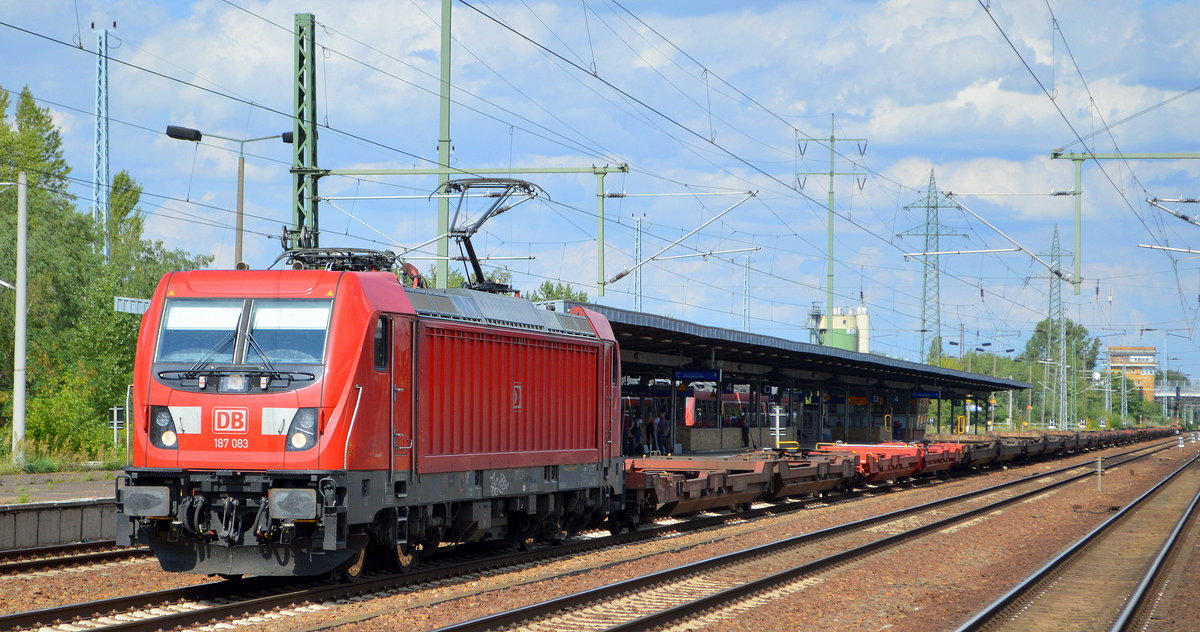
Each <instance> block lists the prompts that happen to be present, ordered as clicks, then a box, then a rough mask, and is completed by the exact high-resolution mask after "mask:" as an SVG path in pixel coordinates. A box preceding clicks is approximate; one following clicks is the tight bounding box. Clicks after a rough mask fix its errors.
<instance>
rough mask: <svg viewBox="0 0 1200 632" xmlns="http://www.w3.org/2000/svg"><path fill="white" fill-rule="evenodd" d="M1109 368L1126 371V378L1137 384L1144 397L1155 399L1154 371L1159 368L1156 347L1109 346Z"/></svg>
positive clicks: (1150, 399) (1147, 399) (1115, 370)
mask: <svg viewBox="0 0 1200 632" xmlns="http://www.w3.org/2000/svg"><path fill="white" fill-rule="evenodd" d="M1108 368H1109V369H1110V370H1112V371H1114V372H1119V373H1124V374H1125V379H1127V380H1129V381H1131V382H1133V383H1135V384H1137V385H1138V387H1139V388H1140V389H1141V391H1142V399H1144V400H1146V401H1148V402H1152V401H1154V373H1155V372H1156V371H1157V370H1158V360H1157V350H1156V349H1155V348H1154V347H1109V348H1108Z"/></svg>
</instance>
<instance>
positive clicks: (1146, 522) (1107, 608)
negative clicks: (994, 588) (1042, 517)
mask: <svg viewBox="0 0 1200 632" xmlns="http://www.w3.org/2000/svg"><path fill="white" fill-rule="evenodd" d="M1198 458H1200V457H1197V458H1193V459H1192V460H1190V461H1189V462H1188V463H1186V464H1185V465H1183V466H1182V467H1180V468H1179V469H1178V470H1177V471H1176V472H1175V473H1174V474H1173V475H1172V476H1171V477H1170V478H1168V479H1166V480H1164V481H1162V482H1161V483H1159V484H1158V485H1156V486H1155V487H1154V488H1152V489H1150V490H1149V491H1147V492H1146V493H1145V494H1143V495H1142V496H1141V497H1139V498H1138V499H1137V500H1135V501H1134V502H1133V503H1130V505H1129V506H1127V507H1126V508H1125V509H1123V510H1122V511H1121V512H1120V513H1118V514H1116V515H1114V516H1112V517H1111V518H1109V519H1108V520H1106V521H1105V522H1104V524H1101V525H1100V526H1098V527H1097V528H1096V529H1095V530H1093V531H1092V532H1091V533H1089V534H1088V535H1086V536H1085V537H1083V538H1082V539H1080V540H1079V542H1077V543H1076V544H1075V545H1073V546H1072V547H1070V548H1069V549H1068V550H1066V551H1064V552H1063V553H1062V554H1061V555H1059V556H1058V557H1056V558H1055V559H1053V560H1051V561H1050V562H1049V563H1048V564H1046V566H1044V567H1042V568H1041V569H1039V570H1038V571H1037V572H1036V573H1034V574H1033V575H1031V576H1030V577H1029V578H1027V579H1026V580H1025V581H1024V582H1022V583H1021V584H1020V585H1018V586H1017V587H1016V588H1014V589H1013V590H1012V591H1010V592H1009V593H1008V594H1006V595H1005V596H1003V597H1001V598H1000V599H999V600H997V601H996V602H995V603H993V604H992V605H991V606H989V607H988V608H987V609H985V610H984V611H983V612H981V613H979V614H978V615H976V616H975V617H974V618H972V619H971V620H970V621H968V622H967V623H966V624H964V625H963V626H962V627H960V628H959V632H974V631H976V630H989V631H993V630H994V631H1001V630H1003V631H1015V630H1055V631H1057V630H1110V631H1111V632H1123V631H1125V630H1134V629H1141V627H1140V626H1139V625H1138V624H1139V623H1141V622H1142V621H1143V620H1144V619H1145V617H1146V615H1147V614H1148V611H1149V609H1148V608H1146V607H1145V606H1147V605H1150V604H1152V603H1153V600H1151V599H1147V597H1148V596H1150V595H1152V594H1154V592H1155V590H1154V587H1155V584H1156V582H1157V579H1158V578H1160V577H1163V576H1164V574H1165V572H1166V571H1167V570H1168V569H1169V565H1170V563H1169V561H1170V560H1171V559H1172V558H1173V552H1174V549H1175V547H1176V546H1177V544H1178V543H1179V542H1180V535H1181V534H1182V533H1183V532H1184V530H1185V528H1186V527H1187V525H1188V523H1189V522H1190V521H1192V520H1193V519H1194V516H1195V514H1196V508H1197V504H1198V503H1200V461H1198V460H1197V459H1198Z"/></svg>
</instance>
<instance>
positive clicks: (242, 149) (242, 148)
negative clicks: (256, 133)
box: [167, 125, 292, 267]
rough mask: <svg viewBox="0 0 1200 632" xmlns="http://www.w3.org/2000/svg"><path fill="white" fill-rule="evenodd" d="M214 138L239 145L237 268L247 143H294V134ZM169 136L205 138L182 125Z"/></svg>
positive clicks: (172, 128) (174, 127)
mask: <svg viewBox="0 0 1200 632" xmlns="http://www.w3.org/2000/svg"><path fill="white" fill-rule="evenodd" d="M208 135H209V136H212V137H213V138H219V139H221V140H227V141H229V142H231V143H237V144H238V180H237V227H236V229H235V230H234V233H235V234H234V238H233V265H234V267H237V265H238V264H239V263H241V262H242V225H243V213H242V204H243V200H244V197H245V193H244V192H245V182H246V143H253V142H255V141H259V140H271V139H272V138H282V139H283V142H285V143H290V142H292V133H291V132H284V133H282V134H275V135H273V136H260V137H258V138H245V139H243V138H230V137H228V136H220V135H218V134H211V133H210V134H208ZM167 136H170V137H171V138H174V139H177V140H187V141H191V142H194V143H198V142H200V141H201V140H202V139H203V138H204V134H203V133H202V132H201V131H200V130H198V129H192V128H190V127H183V126H181V125H168V126H167Z"/></svg>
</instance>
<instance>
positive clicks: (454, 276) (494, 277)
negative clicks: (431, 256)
mask: <svg viewBox="0 0 1200 632" xmlns="http://www.w3.org/2000/svg"><path fill="white" fill-rule="evenodd" d="M435 278H437V266H435V265H432V264H431V265H430V266H429V271H428V272H426V274H425V280H426V281H428V282H429V283H433V280H434V279H435ZM487 280H488V281H491V282H493V283H508V282H510V281H512V272H509V271H508V270H501V269H500V268H495V269H493V270H490V271H488V273H487ZM466 284H467V277H466V276H465V275H464V274H463V273H462V272H459V271H458V270H455V269H454V268H450V272H449V274H447V275H446V287H448V288H451V287H462V286H464V285H466Z"/></svg>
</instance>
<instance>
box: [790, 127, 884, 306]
mask: <svg viewBox="0 0 1200 632" xmlns="http://www.w3.org/2000/svg"><path fill="white" fill-rule="evenodd" d="M836 123H837V119H836V115H834V114H830V115H829V138H828V140H826V139H817V138H811V137H806V138H802V139H798V140H804V141H805V142H807V141H810V140H812V141H819V142H828V143H829V171H821V172H816V173H813V172H808V173H797V174H796V177H797V179H799V177H800V176H829V197H828V201H827V202H826V206H825V210H826V220H825V223H826V239H825V318H826V319H829V318H832V317H833V222H834V219H835V218H836V215H834V212H833V177H834V176H853V175H858V174H857V173H855V172H853V171H851V172H837V171H834V170H833V168H834V160H835V159H836V158H837V149H836V147H835V145H836V144H837V143H838V141H841V142H846V141H856V142H866V140H867V139H865V138H838V137H837V134H836V132H835V130H836V127H837V126H836ZM865 151H866V147H865V146H860V147H859V153H860V154H861V153H863V152H865ZM827 322H828V320H827Z"/></svg>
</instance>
